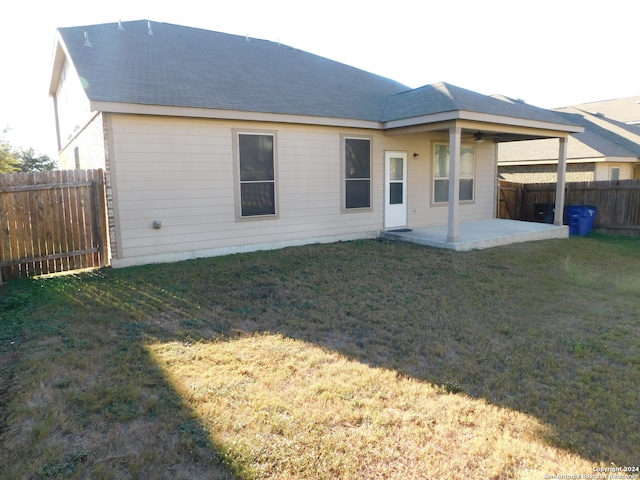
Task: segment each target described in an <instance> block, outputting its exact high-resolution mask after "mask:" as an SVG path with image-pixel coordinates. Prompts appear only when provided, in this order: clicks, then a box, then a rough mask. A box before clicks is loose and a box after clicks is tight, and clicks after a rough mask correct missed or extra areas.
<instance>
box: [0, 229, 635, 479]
mask: <svg viewBox="0 0 640 480" xmlns="http://www.w3.org/2000/svg"><path fill="white" fill-rule="evenodd" d="M638 271H640V241H639V240H637V239H616V238H610V237H597V236H596V237H591V238H571V239H568V240H563V241H560V240H558V241H547V242H534V243H529V244H520V245H512V246H508V247H501V248H495V249H490V250H486V251H477V252H468V253H455V252H448V251H441V250H435V249H429V248H423V247H419V246H416V245H409V244H397V243H389V242H385V241H361V242H349V243H337V244H331V245H309V246H305V247H297V248H289V249H283V250H278V251H271V252H256V253H251V254H243V255H234V256H227V257H218V258H211V259H201V260H195V261H189V262H181V263H175V264H168V265H148V266H144V267H136V268H128V269H120V270H111V269H105V270H102V271H97V272H91V273H83V274H80V275H72V276H65V277H56V278H48V279H26V280H19V281H11V282H8V283H7V284H6V285H4V286H3V287H2V288H1V289H0V451H1V452H2V455H0V478H2V479H4V478H7V479H43V480H44V479H82V478H91V479H130V478H144V479H147V478H153V479H171V480H175V479H189V480H192V479H224V480H230V479H245V480H249V479H256V478H376V477H377V478H421V477H424V478H447V479H448V478H495V479H499V478H504V479H506V478H541V475H543V474H549V475H551V474H554V473H557V474H565V475H576V474H578V475H582V474H588V473H590V468H591V467H593V466H596V465H600V466H606V465H610V463H611V462H614V463H616V464H617V465H633V464H634V463H636V462H637V459H638V451H640V417H638V405H640V375H639V374H638V372H639V368H640V283H639V281H638V279H639V278H640V277H639V276H638Z"/></svg>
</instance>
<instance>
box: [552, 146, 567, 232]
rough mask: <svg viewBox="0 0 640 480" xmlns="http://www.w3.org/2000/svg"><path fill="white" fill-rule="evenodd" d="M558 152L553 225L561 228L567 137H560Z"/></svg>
mask: <svg viewBox="0 0 640 480" xmlns="http://www.w3.org/2000/svg"><path fill="white" fill-rule="evenodd" d="M559 140H560V150H559V152H558V181H557V183H556V205H555V214H554V216H553V224H554V225H557V226H562V219H563V215H564V190H565V182H566V176H567V137H561V138H560V139H559Z"/></svg>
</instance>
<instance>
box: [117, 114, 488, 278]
mask: <svg viewBox="0 0 640 480" xmlns="http://www.w3.org/2000/svg"><path fill="white" fill-rule="evenodd" d="M106 131H107V135H108V138H109V139H110V140H109V144H108V145H107V146H106V148H107V150H108V151H109V165H108V170H109V171H110V177H111V184H112V194H113V205H114V217H115V218H114V222H113V230H114V231H112V232H111V235H112V238H114V237H115V242H116V244H117V248H116V249H115V251H116V252H115V253H114V258H113V265H114V266H115V267H118V266H127V265H135V264H144V263H153V262H166V261H177V260H184V259H189V258H196V257H205V256H215V255H223V254H228V253H236V252H243V251H251V250H260V249H271V248H279V247H284V246H290V245H301V244H308V243H321V242H332V241H338V240H351V239H358V238H373V237H376V236H377V235H378V232H379V231H380V230H382V229H383V227H384V205H383V204H384V200H383V198H384V195H383V193H384V152H385V151H386V150H394V151H396V150H399V151H405V152H407V158H408V167H407V169H408V183H407V188H408V212H407V213H408V226H409V227H413V228H416V227H420V226H429V225H438V224H443V223H446V221H447V211H448V209H447V207H446V205H444V206H443V205H438V206H433V205H432V202H431V192H432V173H431V172H432V171H433V164H432V151H433V144H434V142H435V141H442V142H447V141H448V137H447V136H443V137H436V136H433V135H429V134H425V133H423V134H411V135H403V136H385V135H384V134H383V133H382V132H380V131H371V130H364V129H349V128H339V127H322V126H306V125H297V124H284V123H280V124H274V123H260V122H243V121H228V120H224V121H223V120H211V119H189V118H178V117H154V116H142V115H120V114H118V115H116V114H112V115H108V116H107V122H106ZM237 131H252V132H260V131H264V132H275V134H276V149H275V150H276V152H275V156H276V189H277V197H276V198H277V215H276V216H275V217H257V218H252V219H238V218H237V214H236V205H235V198H236V196H235V190H234V188H235V187H234V182H235V175H234V164H235V162H236V161H237V160H236V159H235V158H234V147H233V136H234V132H237ZM342 136H362V137H369V138H371V139H372V155H371V163H372V165H371V167H372V172H371V190H372V206H371V208H370V209H366V210H361V211H355V210H354V211H345V210H344V209H342V208H341V198H342V181H343V180H342V174H341V172H342V168H343V167H342V153H341V138H342ZM414 153H417V154H418V155H417V156H414ZM495 165H496V163H495V147H494V146H493V145H491V144H487V145H484V144H483V145H480V146H478V147H477V149H476V166H475V200H474V201H473V202H470V203H466V204H462V205H461V208H460V219H461V220H471V219H482V218H492V217H493V216H494V205H495V191H496V180H495V179H496V167H495ZM154 222H160V224H161V227H160V228H153V224H154Z"/></svg>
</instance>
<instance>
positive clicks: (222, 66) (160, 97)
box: [59, 20, 408, 121]
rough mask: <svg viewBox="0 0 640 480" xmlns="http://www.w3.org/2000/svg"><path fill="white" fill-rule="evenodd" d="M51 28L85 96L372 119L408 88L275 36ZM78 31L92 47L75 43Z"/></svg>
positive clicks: (138, 26) (139, 26) (159, 28)
mask: <svg viewBox="0 0 640 480" xmlns="http://www.w3.org/2000/svg"><path fill="white" fill-rule="evenodd" d="M117 26H118V25H117V23H113V24H103V25H93V26H84V27H71V28H61V29H59V31H60V34H61V36H62V39H63V41H64V44H65V46H66V48H67V49H68V51H69V53H70V56H71V58H72V60H73V63H74V65H75V67H76V69H77V71H78V74H79V75H80V76H81V77H83V78H84V79H86V81H87V83H88V88H87V89H86V92H87V95H88V97H89V99H90V100H97V101H108V102H124V103H139V104H145V105H166V106H184V107H200V108H213V109H229V110H241V111H252V112H267V113H285V114H294V115H311V116H326V117H336V118H353V119H361V120H373V121H378V120H379V119H380V117H381V115H382V111H383V109H384V106H385V104H386V101H387V97H388V96H389V95H393V94H395V93H398V92H402V91H405V90H407V89H408V87H407V86H405V85H402V84H400V83H398V82H396V81H393V80H390V79H387V78H383V77H380V76H377V75H373V74H371V73H368V72H364V71H362V70H359V69H357V68H353V67H350V66H347V65H344V64H341V63H338V62H334V61H331V60H328V59H326V58H323V57H320V56H317V55H313V54H310V53H306V52H302V51H300V50H296V49H294V48H291V47H288V46H285V45H280V44H278V43H274V42H270V41H266V40H257V39H254V38H251V39H250V40H249V41H247V39H246V38H245V37H242V36H237V35H229V34H225V33H219V32H212V31H208V30H201V29H197V28H190V27H183V26H178V25H172V24H167V23H155V22H152V23H151V29H152V31H153V36H150V35H148V34H147V21H146V20H140V21H134V22H123V27H124V30H118V28H117ZM84 32H87V33H88V35H89V40H90V42H91V45H92V47H90V48H89V47H85V46H83V44H84V42H85V37H84Z"/></svg>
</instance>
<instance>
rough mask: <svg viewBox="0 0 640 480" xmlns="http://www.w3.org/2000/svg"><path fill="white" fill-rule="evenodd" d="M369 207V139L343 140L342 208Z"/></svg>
mask: <svg viewBox="0 0 640 480" xmlns="http://www.w3.org/2000/svg"><path fill="white" fill-rule="evenodd" d="M370 207H371V139H369V138H345V139H344V208H345V209H353V208H370Z"/></svg>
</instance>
